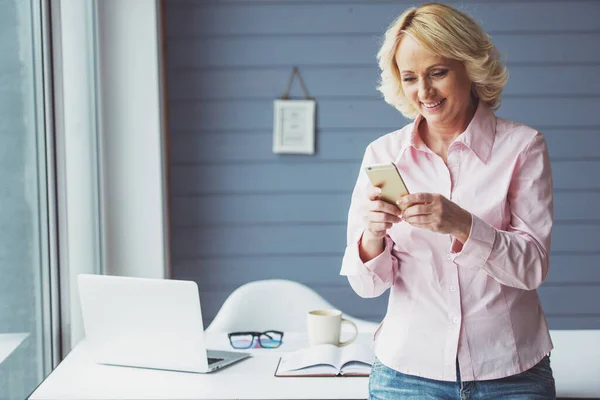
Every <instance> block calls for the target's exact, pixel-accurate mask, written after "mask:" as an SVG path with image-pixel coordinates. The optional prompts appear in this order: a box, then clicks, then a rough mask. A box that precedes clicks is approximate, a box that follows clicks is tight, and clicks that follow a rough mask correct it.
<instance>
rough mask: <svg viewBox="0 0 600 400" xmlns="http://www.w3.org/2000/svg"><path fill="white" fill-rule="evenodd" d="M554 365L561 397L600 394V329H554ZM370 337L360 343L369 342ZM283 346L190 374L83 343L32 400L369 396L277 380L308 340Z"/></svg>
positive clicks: (343, 387) (362, 382)
mask: <svg viewBox="0 0 600 400" xmlns="http://www.w3.org/2000/svg"><path fill="white" fill-rule="evenodd" d="M551 335H552V340H553V341H554V346H555V349H554V350H553V351H552V357H551V363H552V369H553V370H554V377H555V379H556V388H557V395H558V397H559V398H560V397H579V398H600V379H598V378H599V377H600V346H599V343H600V330H590V331H551ZM370 339H371V334H362V335H361V336H360V337H359V340H360V342H363V343H365V342H366V343H369V342H370ZM284 342H285V344H284V345H283V346H282V347H281V350H280V351H274V350H260V349H259V350H253V351H252V353H253V354H254V356H253V357H252V358H250V359H246V360H243V361H241V362H239V363H238V364H235V365H233V366H230V367H227V368H225V369H223V370H220V371H217V372H215V373H212V374H206V375H204V374H191V373H181V372H170V371H157V370H147V369H140V368H125V367H113V366H105V365H97V364H94V363H92V362H91V361H90V360H89V358H88V356H87V352H86V348H85V342H83V343H81V344H79V345H78V346H77V347H76V348H75V349H74V350H73V351H72V352H71V353H69V355H68V356H67V357H66V359H65V360H64V361H63V362H62V363H61V364H60V365H59V366H58V368H56V370H54V372H52V374H51V375H50V376H49V377H48V378H47V379H46V381H44V383H42V385H40V387H38V389H37V390H36V391H35V392H34V393H33V394H32V396H31V397H30V399H31V400H54V399H61V400H68V399H78V400H85V399H95V400H96V399H315V398H318V399H366V398H367V394H368V378H275V377H274V376H273V373H274V372H275V368H276V366H277V362H278V360H279V356H280V353H281V352H282V351H290V350H295V349H298V348H301V347H303V346H304V345H306V339H305V336H304V335H301V334H292V333H286V334H285V337H284ZM207 343H208V344H209V347H210V348H213V349H224V350H225V349H228V348H229V345H228V343H227V339H226V338H225V337H224V336H213V335H209V336H207Z"/></svg>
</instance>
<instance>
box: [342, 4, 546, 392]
mask: <svg viewBox="0 0 600 400" xmlns="http://www.w3.org/2000/svg"><path fill="white" fill-rule="evenodd" d="M378 60H379V66H380V68H381V85H380V87H379V90H380V91H381V92H382V93H383V95H384V97H385V100H386V102H388V103H390V104H391V105H393V106H395V107H396V108H397V109H398V110H399V111H401V112H402V113H403V114H404V115H405V116H407V117H409V118H415V120H414V122H413V123H410V124H408V125H407V126H405V127H404V128H402V129H400V130H398V131H395V132H392V133H390V134H388V135H385V136H383V137H381V138H379V139H377V140H376V141H374V142H373V143H371V144H370V145H369V146H368V147H367V149H366V152H365V155H364V160H363V165H362V167H361V171H360V174H359V177H358V181H357V183H356V187H355V189H354V192H353V195H352V202H351V206H350V212H349V217H348V219H349V221H348V245H347V248H346V252H345V255H344V260H343V265H342V270H341V274H342V275H346V276H347V277H348V280H349V282H350V285H351V286H352V288H353V289H354V290H355V291H356V293H358V294H359V295H360V296H362V297H375V296H379V295H381V294H382V293H384V292H385V291H386V290H387V289H388V288H389V289H390V298H389V303H388V310H387V313H386V316H385V318H384V321H383V322H382V325H381V326H380V327H379V329H378V331H377V332H376V334H375V354H376V356H377V360H376V362H375V364H374V365H373V369H372V373H371V378H370V382H369V392H370V396H371V398H372V399H424V398H435V399H466V398H469V399H528V400H531V399H552V398H555V389H554V379H553V376H552V370H551V369H550V361H549V352H550V350H551V349H552V342H551V340H550V335H549V332H548V327H547V324H546V318H545V316H544V313H543V311H542V308H541V306H540V300H539V297H538V294H537V291H536V289H537V288H538V287H539V286H540V285H541V284H542V282H543V281H544V279H545V278H546V275H547V273H548V264H549V251H550V232H551V228H552V213H553V211H552V176H551V171H550V162H549V157H548V151H547V148H546V143H545V140H544V138H543V136H542V135H541V134H540V133H539V132H537V131H536V130H534V129H532V128H529V127H527V126H524V125H521V124H518V123H515V122H512V121H508V120H505V119H501V118H497V117H496V116H495V115H494V113H493V111H492V110H494V109H497V108H498V106H499V104H500V101H499V96H500V93H501V91H502V87H503V86H504V85H505V83H506V81H507V80H508V73H507V71H506V68H505V67H504V66H503V64H502V63H501V61H500V60H499V55H498V52H497V50H496V49H495V47H494V45H493V44H492V43H491V41H490V38H489V36H488V35H487V34H486V33H485V32H483V30H482V29H481V28H480V27H479V26H478V24H477V23H476V22H475V21H474V20H473V19H472V18H471V17H469V16H467V15H466V14H464V13H462V12H459V11H458V10H456V9H454V8H452V7H449V6H447V5H442V4H432V3H430V4H425V5H422V6H420V7H416V8H412V9H409V10H408V11H406V12H405V13H403V14H402V15H401V16H400V17H399V18H398V19H397V20H396V21H395V22H394V23H393V24H392V25H391V26H390V28H389V29H388V31H387V33H386V35H385V40H384V42H383V44H382V46H381V49H380V51H379V53H378ZM383 162H394V163H395V164H396V166H397V168H398V170H399V171H400V174H401V175H402V177H403V179H404V181H405V183H406V186H407V187H408V189H409V190H410V191H411V194H409V195H407V196H405V197H404V198H402V200H401V201H399V202H398V203H397V204H389V203H386V202H383V201H381V200H379V198H378V194H379V191H378V189H377V188H373V187H372V186H371V184H370V183H369V181H368V179H367V176H366V174H365V173H364V169H363V167H364V166H366V165H370V164H375V163H383Z"/></svg>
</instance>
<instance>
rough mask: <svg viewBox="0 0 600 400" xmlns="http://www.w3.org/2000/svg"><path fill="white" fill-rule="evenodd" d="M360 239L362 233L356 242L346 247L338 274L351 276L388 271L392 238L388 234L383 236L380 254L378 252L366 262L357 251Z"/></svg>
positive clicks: (392, 243)
mask: <svg viewBox="0 0 600 400" xmlns="http://www.w3.org/2000/svg"><path fill="white" fill-rule="evenodd" d="M361 239H362V235H360V238H359V239H358V241H357V242H356V243H354V244H353V245H351V246H348V247H346V251H345V253H344V260H343V261H342V270H341V271H340V275H345V276H352V275H372V274H375V275H377V276H380V274H378V272H379V271H382V272H383V271H388V270H389V266H390V265H391V262H392V255H391V250H392V248H393V246H394V242H393V241H392V238H391V237H390V236H389V235H386V236H385V238H384V246H383V251H382V252H381V254H379V255H378V256H377V257H375V258H373V259H372V260H369V261H367V262H366V263H363V261H362V260H361V258H360V254H359V252H358V246H359V244H360V240H361ZM382 275H383V274H382Z"/></svg>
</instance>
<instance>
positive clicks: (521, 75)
mask: <svg viewBox="0 0 600 400" xmlns="http://www.w3.org/2000/svg"><path fill="white" fill-rule="evenodd" d="M599 4H600V3H599ZM597 70H598V66H596V65H544V66H540V65H516V66H512V67H511V68H510V80H509V82H508V84H507V85H506V87H505V89H504V91H503V97H504V98H512V97H519V96H531V95H532V94H533V95H536V96H540V97H542V96H551V95H560V96H565V95H567V96H578V95H579V96H581V95H587V96H595V95H597V94H598V93H600V80H599V79H587V80H586V79H582V77H583V76H593V75H594V74H595V73H596V71H597ZM302 71H305V72H306V73H305V74H304V76H303V79H304V83H305V84H306V86H307V87H308V88H309V89H310V95H311V96H315V97H318V98H323V97H333V98H337V97H343V96H350V97H365V96H367V97H374V98H380V97H381V96H380V94H379V92H378V91H377V90H376V87H377V80H378V79H379V71H378V69H377V66H376V65H369V66H364V67H363V66H354V67H353V66H348V67H344V66H336V67H333V68H332V67H328V66H308V67H305V66H303V67H302ZM289 75H290V71H289V68H288V67H287V66H285V67H270V68H260V69H208V70H202V69H174V70H171V71H170V75H169V77H168V78H169V81H170V82H172V84H170V85H169V96H170V99H171V100H172V101H175V100H177V101H179V100H223V99H229V100H231V99H251V100H256V99H261V98H262V99H263V100H265V99H266V100H271V99H273V98H274V97H277V96H281V93H282V91H283V89H284V86H285V83H286V82H287V79H288V78H289ZM290 95H291V96H302V92H301V90H300V87H299V85H298V84H294V85H293V86H292V88H291V91H290Z"/></svg>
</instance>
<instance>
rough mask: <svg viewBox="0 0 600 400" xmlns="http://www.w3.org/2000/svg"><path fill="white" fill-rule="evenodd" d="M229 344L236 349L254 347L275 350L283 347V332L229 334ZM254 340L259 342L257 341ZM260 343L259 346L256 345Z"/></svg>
mask: <svg viewBox="0 0 600 400" xmlns="http://www.w3.org/2000/svg"><path fill="white" fill-rule="evenodd" d="M228 336H229V343H231V347H233V348H234V349H250V348H253V347H262V348H265V349H275V348H277V347H279V346H281V343H282V341H281V339H283V332H280V331H266V332H232V333H229V334H228ZM254 338H257V339H258V340H257V341H255V340H254ZM256 343H258V346H257V345H256Z"/></svg>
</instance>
